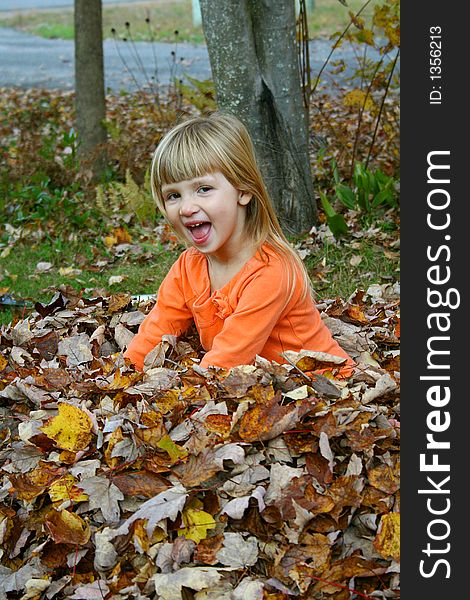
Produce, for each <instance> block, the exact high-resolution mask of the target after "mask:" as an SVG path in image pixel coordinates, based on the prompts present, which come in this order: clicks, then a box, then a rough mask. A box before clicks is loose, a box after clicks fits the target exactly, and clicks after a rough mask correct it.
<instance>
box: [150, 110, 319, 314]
mask: <svg viewBox="0 0 470 600" xmlns="http://www.w3.org/2000/svg"><path fill="white" fill-rule="evenodd" d="M216 171H218V172H220V173H222V175H223V176H224V177H225V178H226V179H227V181H229V182H230V184H231V185H232V186H233V187H234V188H236V189H238V190H242V191H245V192H248V193H250V194H251V195H252V198H251V200H250V202H249V203H248V205H247V207H246V208H247V212H246V220H245V226H246V233H247V235H248V236H249V237H250V239H251V240H252V241H253V243H254V245H255V246H256V248H258V249H261V246H262V245H263V244H264V243H267V244H269V245H270V246H271V247H272V248H273V249H274V250H275V251H277V254H279V255H280V256H281V257H283V258H284V259H285V261H286V265H287V267H288V274H289V279H290V282H291V291H290V294H289V298H288V300H287V302H288V301H289V300H290V298H291V297H292V294H293V293H294V290H295V287H296V286H297V284H298V283H299V282H298V274H300V275H301V278H300V279H301V281H300V284H301V286H302V288H303V294H302V298H304V297H305V295H306V294H307V293H308V292H311V282H310V279H309V276H308V273H307V271H306V269H305V266H304V264H303V262H302V260H301V259H300V257H299V256H298V254H297V253H296V251H295V250H294V249H293V248H292V246H291V245H290V243H289V241H288V240H287V238H286V237H285V235H284V233H283V231H282V229H281V226H280V224H279V221H278V218H277V216H276V213H275V211H274V207H273V203H272V201H271V198H270V196H269V194H268V191H267V189H266V186H265V184H264V181H263V177H262V175H261V172H260V170H259V168H258V165H257V162H256V157H255V151H254V147H253V143H252V141H251V138H250V135H249V133H248V130H247V129H246V127H245V126H244V125H243V123H242V122H241V121H239V120H238V119H237V118H236V117H234V116H233V115H230V114H223V113H219V112H216V113H212V114H210V115H207V116H197V117H192V118H190V119H187V120H185V121H182V122H181V123H179V124H177V125H175V126H174V127H173V128H172V129H170V131H168V132H167V133H166V134H165V135H164V136H163V138H162V139H161V140H160V143H159V144H158V146H157V149H156V150H155V153H154V156H153V160H152V166H151V172H150V182H151V187H152V194H153V197H154V199H155V202H156V204H157V206H158V208H159V209H160V211H161V212H162V214H163V215H164V216H165V217H166V212H165V202H164V199H163V196H162V192H161V187H162V186H163V185H168V184H172V183H178V182H180V181H183V180H188V179H194V178H196V177H201V176H204V175H207V174H209V173H214V172H216ZM287 302H286V304H287Z"/></svg>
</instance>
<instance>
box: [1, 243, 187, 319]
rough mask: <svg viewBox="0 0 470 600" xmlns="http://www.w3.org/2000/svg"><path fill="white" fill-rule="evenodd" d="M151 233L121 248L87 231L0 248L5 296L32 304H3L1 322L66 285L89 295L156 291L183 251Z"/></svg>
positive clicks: (3, 292)
mask: <svg viewBox="0 0 470 600" xmlns="http://www.w3.org/2000/svg"><path fill="white" fill-rule="evenodd" d="M84 233H85V232H84ZM87 233H88V235H89V233H90V232H87ZM150 234H151V232H149V235H150ZM80 237H81V236H80ZM103 237H104V234H103ZM147 237H148V236H143V238H144V240H145V241H141V240H139V241H138V243H136V244H134V243H132V244H129V245H127V246H128V247H123V248H122V250H120V249H119V247H114V248H106V246H105V245H104V244H103V243H102V240H100V233H99V232H97V237H96V243H93V242H92V241H91V238H89V237H88V236H87V238H86V239H85V240H83V239H79V236H76V238H75V239H74V238H72V239H67V240H63V239H60V238H58V239H44V240H41V241H38V242H33V243H31V241H28V240H24V241H19V242H17V243H16V244H15V245H14V246H13V247H12V248H11V250H10V249H9V248H8V249H5V248H4V249H3V251H2V249H1V248H0V297H1V296H2V295H11V296H13V297H14V298H16V299H18V300H25V301H26V303H27V307H26V308H23V307H18V308H11V307H8V306H3V307H2V306H0V323H7V322H9V321H10V320H11V319H12V318H13V317H14V316H15V315H17V316H19V315H20V314H22V313H24V312H28V308H29V307H31V306H32V305H33V304H34V303H35V302H37V301H39V302H43V303H47V302H49V300H50V299H51V297H52V296H53V294H54V293H55V291H56V290H57V288H58V287H59V286H61V285H70V286H72V287H73V288H75V289H77V290H85V292H84V295H85V296H86V297H89V298H91V297H96V296H99V295H105V296H108V295H111V294H113V293H117V292H129V293H131V294H154V293H155V292H156V291H157V289H158V286H159V285H160V282H161V280H162V279H163V277H164V276H165V275H166V273H167V272H168V269H169V268H170V266H171V264H172V263H173V262H174V260H175V259H176V257H177V256H178V252H177V251H176V250H168V249H165V248H164V247H163V246H162V244H160V243H158V241H157V240H155V241H152V242H151V241H147Z"/></svg>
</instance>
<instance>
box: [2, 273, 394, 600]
mask: <svg viewBox="0 0 470 600" xmlns="http://www.w3.org/2000/svg"><path fill="white" fill-rule="evenodd" d="M397 298H398V290H397V286H396V285H395V286H391V285H382V286H380V285H373V286H371V287H370V288H369V289H368V290H367V291H366V292H364V291H359V292H357V293H356V294H354V295H353V296H352V297H351V298H350V299H349V300H348V301H342V300H339V299H336V300H329V301H324V302H323V303H321V304H320V305H319V309H320V311H321V313H322V318H324V320H325V322H326V324H327V325H328V327H329V328H330V329H331V331H332V332H333V334H334V336H335V338H336V339H337V340H338V341H339V343H340V344H341V345H342V346H343V347H344V349H345V350H346V351H347V352H349V354H350V355H351V356H352V357H353V358H354V359H355V360H356V362H357V367H356V368H355V369H354V373H353V374H352V375H351V376H350V377H349V378H348V379H341V378H338V377H335V375H337V374H338V369H339V368H340V366H341V365H340V364H338V361H337V360H335V357H332V356H329V355H325V354H322V353H315V352H306V351H302V352H300V353H293V352H286V353H285V355H284V360H285V361H286V362H285V364H282V365H281V364H277V363H271V362H268V361H266V360H264V359H262V358H258V359H257V360H256V362H255V364H254V365H251V366H240V367H235V368H232V369H231V370H224V369H216V368H210V369H207V370H206V369H202V368H201V367H200V366H199V365H198V360H199V359H200V357H201V355H202V354H201V349H200V347H199V346H198V341H197V336H195V334H194V332H192V333H190V334H188V336H186V337H185V338H184V339H175V338H172V337H167V338H164V340H163V341H162V342H161V344H159V345H158V346H157V348H156V349H155V350H154V351H153V352H152V353H151V354H150V355H149V356H148V357H147V359H146V367H145V370H144V372H143V373H140V372H136V371H135V370H134V368H133V367H132V366H131V365H129V364H127V363H126V362H125V361H124V359H123V358H122V354H121V350H122V349H123V348H124V347H125V346H126V345H127V344H128V343H129V341H130V339H131V338H132V336H133V335H134V333H135V332H136V330H137V328H138V325H139V324H140V322H141V321H142V319H143V318H144V314H145V313H146V312H148V310H149V309H150V307H151V305H152V302H153V301H152V300H151V299H147V300H144V301H143V302H142V301H141V302H140V303H137V302H136V300H135V299H133V298H132V297H131V296H129V295H125V294H118V295H115V296H110V297H106V298H93V299H87V298H85V297H83V296H82V295H81V294H80V293H77V292H75V291H73V290H72V289H70V288H63V289H62V290H61V291H59V292H58V293H57V294H56V296H55V297H54V298H53V300H52V301H51V303H50V304H49V305H42V304H39V303H38V304H36V307H35V309H36V312H35V313H33V315H32V316H30V317H29V318H28V319H26V320H20V321H18V322H16V323H15V324H11V325H9V326H3V327H2V328H1V329H0V350H1V354H0V418H1V420H0V472H1V473H0V476H1V479H0V548H1V549H0V598H21V599H22V600H28V599H39V598H44V599H48V600H50V599H52V598H56V599H59V598H73V599H76V600H79V599H89V598H100V599H101V598H122V599H125V598H137V599H143V598H161V599H162V600H180V599H183V600H185V599H188V598H195V599H197V600H202V599H217V600H224V599H226V600H229V599H233V600H237V599H243V600H251V599H253V600H255V599H256V600H258V599H260V600H261V599H271V600H278V599H283V598H286V599H287V598H300V599H302V598H309V599H318V600H321V599H336V600H346V599H348V600H349V599H350V598H380V599H382V598H397V597H399V574H398V573H399V511H400V507H399V438H400V425H399V381H400V379H399V303H398V300H397ZM318 370H322V373H323V375H319V374H317V373H315V371H318ZM325 370H326V371H325Z"/></svg>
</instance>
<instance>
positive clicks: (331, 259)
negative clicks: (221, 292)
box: [0, 234, 399, 323]
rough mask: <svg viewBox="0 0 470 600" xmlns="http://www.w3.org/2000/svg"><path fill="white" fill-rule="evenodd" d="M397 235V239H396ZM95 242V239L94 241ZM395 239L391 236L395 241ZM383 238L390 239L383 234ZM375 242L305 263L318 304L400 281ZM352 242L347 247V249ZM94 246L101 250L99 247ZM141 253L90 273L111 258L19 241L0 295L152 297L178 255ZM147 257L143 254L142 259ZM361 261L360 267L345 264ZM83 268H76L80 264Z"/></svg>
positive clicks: (324, 251)
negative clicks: (69, 291) (47, 266)
mask: <svg viewBox="0 0 470 600" xmlns="http://www.w3.org/2000/svg"><path fill="white" fill-rule="evenodd" d="M396 235H398V234H396ZM97 237H98V238H99V236H97ZM395 237H396V236H395ZM387 239H388V240H389V241H390V239H394V238H393V236H389V235H387ZM378 240H379V238H363V239H361V240H360V241H354V240H348V241H346V242H345V243H344V244H341V245H340V246H338V245H335V244H331V243H328V242H326V243H325V244H324V245H323V247H319V248H318V249H316V250H315V253H314V254H313V255H310V256H308V257H307V258H306V259H305V264H306V266H307V269H308V271H309V274H310V275H311V279H312V282H313V287H314V290H315V292H316V297H317V299H318V300H322V299H327V298H335V297H336V296H340V297H341V298H344V299H345V298H347V297H348V296H350V295H351V294H352V293H353V292H354V291H355V290H356V289H357V288H361V289H364V290H366V289H367V288H368V287H369V285H371V284H372V283H393V282H395V281H397V280H399V258H398V252H396V251H392V250H390V249H389V248H388V247H387V246H385V245H383V244H382V243H381V242H380V241H378ZM351 242H352V244H351ZM96 246H97V247H98V248H100V244H99V243H97V244H96ZM143 248H144V251H145V253H146V255H145V257H144V258H143V259H141V260H139V259H138V258H136V257H135V256H133V255H132V254H129V255H127V257H126V256H124V257H122V258H116V259H115V260H114V262H110V263H109V264H107V265H106V266H104V267H103V268H102V270H101V272H94V271H93V270H90V269H89V268H90V267H91V269H93V268H94V265H96V264H97V262H98V261H99V260H100V259H101V260H108V261H110V260H112V259H113V255H112V253H111V252H110V251H109V250H107V249H106V248H105V247H104V246H102V247H101V249H100V250H99V253H98V255H94V254H93V251H92V248H91V244H90V243H89V242H87V241H74V242H67V243H66V242H61V241H60V240H56V241H52V240H46V241H41V242H39V243H36V244H31V243H27V242H18V243H17V244H16V245H15V246H14V247H13V249H12V250H11V252H10V253H9V254H8V256H5V257H4V258H0V296H1V295H2V294H3V293H8V294H12V295H13V296H14V297H16V298H17V299H25V300H27V301H28V304H29V305H30V306H31V305H32V304H34V302H36V301H40V302H43V303H47V302H48V301H49V300H50V299H51V298H52V296H53V294H54V292H55V290H57V288H58V287H59V286H60V285H62V284H65V285H71V286H72V287H74V288H75V289H77V290H87V292H86V293H85V296H86V297H93V296H96V295H100V294H103V295H110V294H113V293H116V292H128V293H131V294H152V293H155V292H156V291H157V289H158V286H159V285H160V282H161V281H162V279H163V277H164V276H165V275H166V273H167V272H168V269H169V267H170V266H171V264H172V263H173V262H174V261H175V259H176V258H177V256H178V252H177V251H168V250H166V249H163V248H162V247H161V246H159V244H157V243H155V244H153V243H152V240H151V239H149V240H147V241H146V242H144V243H143ZM147 253H148V254H147ZM358 255H359V256H361V257H362V260H361V262H360V264H359V265H357V266H355V267H354V266H352V265H351V263H350V261H351V259H352V258H353V257H355V256H358ZM39 262H50V263H52V264H53V265H54V267H53V268H52V269H51V270H50V271H49V272H47V273H42V274H39V273H36V272H35V270H36V265H37V264H38V263H39ZM83 262H85V265H84V266H82V267H80V264H81V263H83ZM67 267H73V268H79V269H82V272H81V273H80V274H75V275H74V274H70V275H61V274H60V271H59V269H60V268H67ZM113 275H124V276H125V279H124V280H123V281H122V282H121V283H118V284H115V285H111V286H110V285H109V278H110V277H111V276H113ZM29 310H30V309H23V308H21V307H20V308H17V309H9V308H2V307H0V323H8V322H10V321H11V320H12V319H13V318H15V317H21V316H24V315H26V314H28V312H29Z"/></svg>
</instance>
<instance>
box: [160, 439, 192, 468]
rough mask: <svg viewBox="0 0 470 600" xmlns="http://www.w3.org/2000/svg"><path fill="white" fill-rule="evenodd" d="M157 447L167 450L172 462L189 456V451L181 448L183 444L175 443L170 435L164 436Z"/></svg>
mask: <svg viewBox="0 0 470 600" xmlns="http://www.w3.org/2000/svg"><path fill="white" fill-rule="evenodd" d="M157 448H161V449H162V450H165V452H167V453H168V454H169V455H170V460H171V461H172V462H177V461H179V460H181V459H182V458H186V457H187V456H188V451H187V450H185V449H184V448H181V446H178V444H175V442H174V441H173V440H172V439H171V437H170V436H169V435H165V436H163V437H162V439H161V440H160V441H159V442H157Z"/></svg>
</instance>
